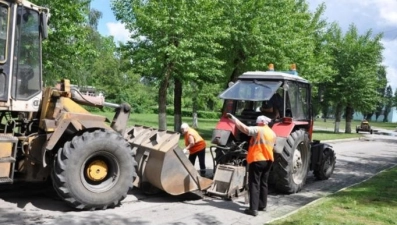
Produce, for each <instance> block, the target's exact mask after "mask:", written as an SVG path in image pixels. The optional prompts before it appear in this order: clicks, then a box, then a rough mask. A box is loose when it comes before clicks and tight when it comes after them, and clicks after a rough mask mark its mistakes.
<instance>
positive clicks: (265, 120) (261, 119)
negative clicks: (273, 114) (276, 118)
mask: <svg viewBox="0 0 397 225" xmlns="http://www.w3.org/2000/svg"><path fill="white" fill-rule="evenodd" d="M270 121H271V119H270V118H269V117H266V116H263V115H262V116H258V118H256V123H263V124H268V123H269V122H270Z"/></svg>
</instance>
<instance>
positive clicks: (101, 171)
mask: <svg viewBox="0 0 397 225" xmlns="http://www.w3.org/2000/svg"><path fill="white" fill-rule="evenodd" d="M107 174H108V166H107V164H106V163H105V162H104V161H102V160H95V161H93V162H91V163H90V165H88V167H87V176H88V178H89V179H90V180H92V181H101V180H103V179H104V178H105V177H106V175H107Z"/></svg>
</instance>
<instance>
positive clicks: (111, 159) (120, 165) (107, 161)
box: [51, 130, 136, 210]
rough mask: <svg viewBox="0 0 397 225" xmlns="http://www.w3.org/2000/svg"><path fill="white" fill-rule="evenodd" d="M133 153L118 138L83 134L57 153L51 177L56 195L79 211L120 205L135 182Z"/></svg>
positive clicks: (98, 133) (106, 132) (111, 134)
mask: <svg viewBox="0 0 397 225" xmlns="http://www.w3.org/2000/svg"><path fill="white" fill-rule="evenodd" d="M134 157H135V152H134V151H133V150H132V149H131V147H130V145H129V143H128V142H127V141H125V140H124V139H123V138H122V137H121V135H120V134H118V133H116V132H114V131H110V130H95V131H86V132H85V133H83V134H81V135H78V136H75V137H73V139H72V140H71V141H68V142H66V143H65V144H64V146H63V148H62V149H60V150H59V152H58V154H57V157H56V160H55V161H54V168H53V171H52V173H51V175H52V180H53V186H54V189H55V190H56V192H57V193H58V195H59V196H60V197H61V198H62V199H63V200H65V201H66V202H67V203H68V204H69V205H71V206H72V207H74V208H76V209H80V210H96V209H106V208H112V207H115V206H117V205H119V204H120V202H121V200H123V199H124V198H125V197H126V196H127V192H128V191H129V190H130V189H131V188H132V187H133V181H134V179H135V178H136V172H135V166H136V161H135V158H134Z"/></svg>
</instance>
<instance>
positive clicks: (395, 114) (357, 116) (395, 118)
mask: <svg viewBox="0 0 397 225" xmlns="http://www.w3.org/2000/svg"><path fill="white" fill-rule="evenodd" d="M383 118H384V116H383V112H382V115H380V116H379V117H378V120H375V119H376V115H375V113H374V115H373V116H372V117H371V121H378V122H382V121H383ZM363 119H364V116H363V114H362V113H360V112H355V113H354V114H353V120H363ZM387 119H388V121H389V122H391V123H397V108H396V107H393V108H391V110H390V113H389V115H387Z"/></svg>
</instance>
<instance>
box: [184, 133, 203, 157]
mask: <svg viewBox="0 0 397 225" xmlns="http://www.w3.org/2000/svg"><path fill="white" fill-rule="evenodd" d="M190 135H192V136H193V139H194V145H193V146H192V147H190V148H189V152H190V154H194V153H197V152H199V151H200V150H203V149H205V147H206V144H205V141H204V139H203V138H202V137H201V136H200V135H199V134H198V133H197V131H196V130H194V129H192V128H190V127H189V129H188V131H187V132H186V133H185V146H188V145H189V136H190Z"/></svg>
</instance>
